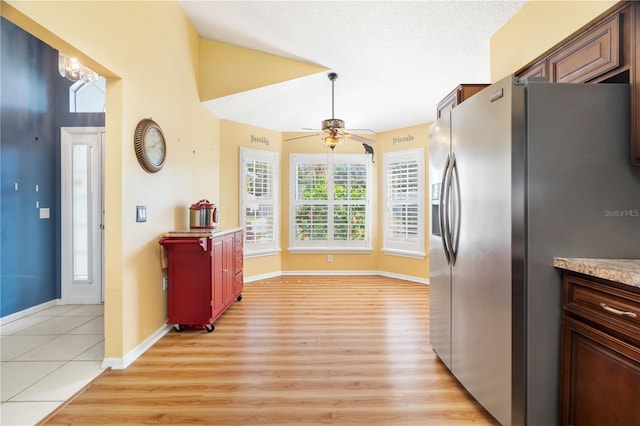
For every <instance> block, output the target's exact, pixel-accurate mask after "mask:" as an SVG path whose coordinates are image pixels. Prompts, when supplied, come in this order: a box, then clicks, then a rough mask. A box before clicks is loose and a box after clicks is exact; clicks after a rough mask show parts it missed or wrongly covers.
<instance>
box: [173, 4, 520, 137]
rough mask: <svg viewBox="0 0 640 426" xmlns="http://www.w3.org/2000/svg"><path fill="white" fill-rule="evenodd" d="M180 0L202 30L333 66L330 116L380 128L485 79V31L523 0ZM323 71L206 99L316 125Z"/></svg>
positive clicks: (215, 106)
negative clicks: (466, 85) (332, 110)
mask: <svg viewBox="0 0 640 426" xmlns="http://www.w3.org/2000/svg"><path fill="white" fill-rule="evenodd" d="M179 3H180V5H181V7H182V8H183V10H184V11H185V13H186V14H187V16H188V17H189V19H190V20H191V22H192V23H193V25H194V26H195V28H196V30H197V31H198V33H199V34H200V36H201V37H203V38H207V39H211V40H216V41H221V42H224V43H229V44H233V45H236V46H240V47H245V48H249V49H255V50H259V51H262V52H266V53H270V54H274V55H278V56H283V57H286V58H291V59H296V60H300V61H304V62H309V63H313V64H317V65H321V66H324V67H326V68H328V69H329V70H330V71H334V72H336V73H338V75H339V77H338V79H337V80H336V81H335V117H336V118H341V119H343V120H345V122H346V128H348V129H371V130H373V131H374V132H383V131H389V130H394V129H400V128H403V127H408V126H413V125H417V124H423V123H427V122H430V121H433V120H435V109H436V103H437V102H438V101H440V100H441V99H442V98H443V97H444V96H445V95H447V93H449V92H450V91H451V90H452V89H453V88H455V87H456V86H457V85H458V84H460V83H488V82H489V79H490V70H489V65H490V64H489V39H490V37H491V36H492V35H493V34H494V33H495V32H496V31H497V30H498V29H500V27H502V26H503V25H504V24H505V23H506V22H507V21H508V20H509V19H510V18H511V17H512V16H513V15H514V14H516V13H517V12H518V11H519V10H520V9H521V8H522V6H524V4H525V3H526V1H511V0H505V1H207V0H199V1H195V0H179ZM255 72H260V70H255ZM328 72H329V71H327V72H326V73H319V74H315V75H311V76H308V77H302V78H298V79H295V80H291V81H287V82H284V83H278V84H274V85H270V86H267V87H263V88H259V89H254V90H250V91H246V92H242V93H238V94H235V95H230V96H226V97H223V98H219V99H215V100H212V101H208V102H206V103H205V105H206V106H207V107H208V108H209V109H210V110H211V111H212V112H213V113H214V114H215V115H216V116H217V117H219V118H222V119H227V120H232V121H237V122H241V123H245V124H251V125H254V126H258V127H264V128H267V129H273V130H278V131H282V132H296V131H301V130H302V129H303V128H319V126H320V122H321V121H322V120H324V119H327V118H331V82H330V81H329V79H328V78H327V73H328Z"/></svg>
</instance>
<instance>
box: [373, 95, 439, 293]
mask: <svg viewBox="0 0 640 426" xmlns="http://www.w3.org/2000/svg"><path fill="white" fill-rule="evenodd" d="M433 108H434V110H435V107H433ZM429 126H430V123H427V124H421V125H418V126H412V127H406V128H402V129H397V130H392V131H389V132H384V133H379V134H378V135H377V142H378V143H377V144H376V147H377V148H378V149H377V152H376V162H380V164H381V165H382V158H383V156H384V154H386V153H389V152H397V151H406V150H411V149H417V148H424V166H425V174H424V176H425V186H424V203H425V205H424V206H423V209H424V213H425V215H424V238H425V242H424V250H425V253H426V254H427V255H426V257H425V258H424V259H414V258H410V257H403V256H394V255H390V254H386V253H382V252H381V251H380V250H378V251H379V254H378V264H379V269H380V271H383V272H385V273H389V274H392V275H397V276H406V277H411V278H413V279H418V280H421V281H422V280H424V281H427V280H428V279H429V222H430V218H429V213H430V211H431V209H430V208H429V207H430V205H429V203H430V201H429ZM380 181H382V176H380ZM380 191H382V188H381V189H380ZM381 197H382V194H381ZM380 204H381V205H380V210H379V212H380V213H379V216H380V217H381V218H382V217H383V215H384V214H385V212H384V211H383V207H384V206H383V205H382V203H380ZM383 226H384V224H383V223H382V220H380V224H379V227H380V229H379V234H380V235H382V229H383ZM381 244H382V241H381Z"/></svg>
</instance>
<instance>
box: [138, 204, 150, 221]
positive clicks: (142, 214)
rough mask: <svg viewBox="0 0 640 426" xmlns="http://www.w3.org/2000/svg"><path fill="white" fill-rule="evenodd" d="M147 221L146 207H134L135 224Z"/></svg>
mask: <svg viewBox="0 0 640 426" xmlns="http://www.w3.org/2000/svg"><path fill="white" fill-rule="evenodd" d="M146 221H147V206H136V222H146Z"/></svg>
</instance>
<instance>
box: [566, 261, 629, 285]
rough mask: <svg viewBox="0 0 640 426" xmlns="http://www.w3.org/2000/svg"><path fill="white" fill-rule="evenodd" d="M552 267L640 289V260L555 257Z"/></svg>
mask: <svg viewBox="0 0 640 426" xmlns="http://www.w3.org/2000/svg"><path fill="white" fill-rule="evenodd" d="M553 266H555V267H556V268H560V269H566V270H568V271H573V272H579V273H582V274H586V275H591V276H592V277H597V278H604V279H606V280H609V281H616V282H619V283H622V284H627V285H630V286H634V287H639V288H640V259H590V258H589V259H588V258H566V257H556V258H554V259H553Z"/></svg>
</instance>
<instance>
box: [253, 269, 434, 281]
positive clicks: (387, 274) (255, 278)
mask: <svg viewBox="0 0 640 426" xmlns="http://www.w3.org/2000/svg"><path fill="white" fill-rule="evenodd" d="M288 275H379V276H383V277H389V278H397V279H400V280H405V281H412V282H416V283H421V284H429V279H428V278H420V277H414V276H410V275H402V274H394V273H391V272H384V271H362V270H358V271H308V270H305V271H280V272H273V273H269V274H263V275H254V276H251V277H244V282H245V283H249V282H252V281H258V280H262V279H267V278H276V277H280V276H288Z"/></svg>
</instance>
